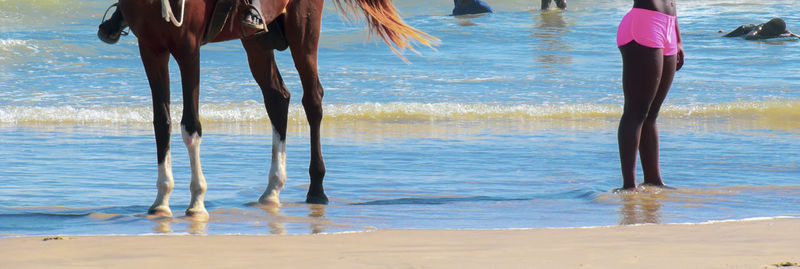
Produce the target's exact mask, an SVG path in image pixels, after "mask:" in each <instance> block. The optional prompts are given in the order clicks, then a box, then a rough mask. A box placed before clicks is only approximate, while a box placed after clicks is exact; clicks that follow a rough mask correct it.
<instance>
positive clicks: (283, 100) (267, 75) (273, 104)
mask: <svg viewBox="0 0 800 269" xmlns="http://www.w3.org/2000/svg"><path fill="white" fill-rule="evenodd" d="M242 45H244V48H245V51H247V61H248V62H249V63H250V72H251V73H252V74H253V78H255V80H256V82H258V86H259V87H260V88H261V94H262V95H263V96H264V105H265V106H266V108H267V114H268V115H269V120H270V122H271V123H272V165H271V166H270V168H269V184H268V185H267V189H266V190H265V191H264V194H262V195H261V197H260V198H258V202H259V203H261V204H263V205H280V200H279V198H278V196H279V195H280V192H281V190H282V189H283V185H284V184H285V183H286V124H287V121H288V114H289V97H290V94H289V90H288V89H287V88H286V85H285V84H284V83H283V78H281V74H280V72H279V71H278V66H277V65H276V64H275V56H274V54H273V51H272V50H264V49H262V46H261V45H260V44H259V43H258V40H256V39H242Z"/></svg>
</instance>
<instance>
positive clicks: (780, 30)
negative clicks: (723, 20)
mask: <svg viewBox="0 0 800 269" xmlns="http://www.w3.org/2000/svg"><path fill="white" fill-rule="evenodd" d="M720 33H722V31H720ZM739 36H744V39H747V40H760V39H770V38H783V37H797V38H800V35H797V34H795V33H792V32H791V31H789V30H788V29H786V22H785V21H783V19H781V18H773V19H771V20H769V21H768V22H765V23H762V24H746V25H742V26H739V27H738V28H736V29H735V30H733V31H731V32H730V33H727V34H725V35H724V36H723V37H739Z"/></svg>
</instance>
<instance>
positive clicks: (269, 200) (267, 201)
mask: <svg viewBox="0 0 800 269" xmlns="http://www.w3.org/2000/svg"><path fill="white" fill-rule="evenodd" d="M258 205H259V206H261V207H280V206H281V201H279V200H278V198H274V197H267V196H263V195H262V196H261V197H260V198H258Z"/></svg>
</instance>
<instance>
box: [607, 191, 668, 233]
mask: <svg viewBox="0 0 800 269" xmlns="http://www.w3.org/2000/svg"><path fill="white" fill-rule="evenodd" d="M665 197H666V194H664V193H663V192H661V191H653V190H643V191H637V192H629V193H621V194H620V200H621V201H622V205H620V209H619V224H620V225H629V224H645V223H654V224H658V223H661V212H660V210H661V201H662V200H663V199H664V198H665Z"/></svg>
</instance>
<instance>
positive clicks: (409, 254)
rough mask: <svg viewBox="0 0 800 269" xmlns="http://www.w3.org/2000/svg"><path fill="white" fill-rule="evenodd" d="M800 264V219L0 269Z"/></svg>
mask: <svg viewBox="0 0 800 269" xmlns="http://www.w3.org/2000/svg"><path fill="white" fill-rule="evenodd" d="M799 262H800V219H789V218H782V219H765V220H748V221H736V222H718V223H712V224H660V225H637V226H610V227H596V228H565V229H560V228H559V229H525V230H377V231H370V232H357V233H344V234H317V235H278V236H274V235H272V236H268V235H221V236H216V235H215V236H202V235H164V236H60V237H59V236H52V237H44V236H43V237H18V238H1V239H0V268H256V267H259V268H267V267H269V268H316V267H325V268H609V269H610V268H670V269H672V268H800V266H798V265H797V263H799ZM779 265H780V267H779Z"/></svg>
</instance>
